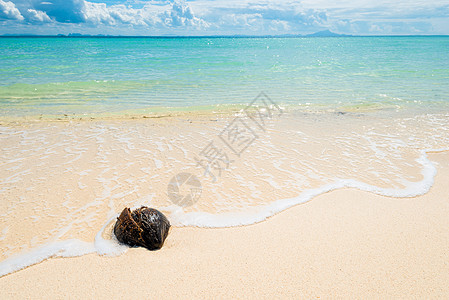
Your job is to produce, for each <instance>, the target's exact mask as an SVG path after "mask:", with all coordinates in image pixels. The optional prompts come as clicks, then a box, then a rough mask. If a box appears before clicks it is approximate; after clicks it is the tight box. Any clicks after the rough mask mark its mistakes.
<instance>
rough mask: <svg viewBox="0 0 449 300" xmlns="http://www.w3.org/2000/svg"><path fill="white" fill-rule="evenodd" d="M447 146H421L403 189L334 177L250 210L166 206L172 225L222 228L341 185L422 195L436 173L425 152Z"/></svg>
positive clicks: (259, 218)
mask: <svg viewBox="0 0 449 300" xmlns="http://www.w3.org/2000/svg"><path fill="white" fill-rule="evenodd" d="M448 150H449V148H447V149H428V150H422V151H421V156H420V157H419V158H417V159H416V162H418V163H419V164H421V165H422V166H423V169H422V171H421V174H422V175H423V177H424V178H423V180H421V181H420V182H416V183H413V184H411V185H410V186H408V187H406V188H404V189H392V188H380V187H376V186H372V185H369V184H366V183H364V182H361V181H358V180H354V179H337V180H336V181H335V182H333V183H330V184H326V185H324V186H321V187H319V188H316V189H310V190H307V191H304V192H303V193H301V194H300V195H298V196H296V197H293V198H287V199H281V200H277V201H275V202H273V203H270V204H268V205H265V206H262V207H258V208H253V209H252V210H251V211H250V212H226V213H219V214H211V213H206V212H189V213H186V212H184V211H183V210H182V209H181V208H178V207H176V208H174V207H167V208H166V209H167V210H169V211H171V217H172V220H171V222H172V224H173V225H175V226H195V227H207V228H222V227H235V226H242V225H250V224H254V223H258V222H262V221H264V220H266V219H267V218H269V217H271V216H273V215H275V214H277V213H279V212H281V211H284V210H286V209H288V208H290V207H292V206H295V205H298V204H302V203H305V202H308V201H310V200H312V199H313V198H315V197H316V196H319V195H321V194H324V193H328V192H330V191H333V190H337V189H341V188H356V189H359V190H362V191H367V192H372V193H375V194H378V195H382V196H388V197H396V198H410V197H416V196H420V195H424V194H425V193H427V192H428V191H429V190H430V188H431V186H432V185H433V182H434V178H435V175H436V168H435V166H434V165H433V163H432V162H431V161H430V160H429V159H428V157H427V152H441V151H448Z"/></svg>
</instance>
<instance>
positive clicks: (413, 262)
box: [0, 151, 449, 299]
mask: <svg viewBox="0 0 449 300" xmlns="http://www.w3.org/2000/svg"><path fill="white" fill-rule="evenodd" d="M429 159H430V160H431V161H432V162H434V164H435V165H436V168H437V172H438V173H437V175H436V177H435V183H434V185H433V186H432V188H431V189H430V191H429V192H428V193H427V194H425V195H423V196H419V197H414V198H402V199H400V198H391V197H383V196H378V195H374V194H372V193H368V192H363V191H359V190H356V189H340V190H335V191H332V192H329V193H326V194H323V195H320V196H318V197H316V198H315V199H313V201H310V202H307V203H305V204H302V205H298V206H295V207H293V208H290V209H288V210H286V211H284V212H281V213H279V214H277V215H275V216H273V217H271V218H269V219H268V220H266V221H264V222H261V223H258V224H254V225H250V226H242V227H234V228H221V229H207V228H192V227H184V228H180V227H172V228H171V232H170V234H169V236H168V239H167V241H166V244H165V246H164V247H163V248H162V249H161V250H160V251H155V252H149V251H147V250H145V249H142V248H134V249H130V250H128V251H127V252H126V253H125V254H124V255H121V256H119V257H101V256H99V255H96V254H91V255H86V256H82V257H75V258H64V259H59V258H58V259H49V260H47V261H44V262H42V263H40V264H37V265H34V266H32V267H29V268H27V269H25V270H21V271H19V272H16V273H13V274H10V275H7V276H4V277H2V278H1V279H0V290H1V291H2V295H3V296H2V298H4V299H5V298H15V299H23V298H28V299H29V298H34V299H38V298H47V297H50V298H103V299H105V298H111V297H114V298H135V297H144V298H148V297H151V298H157V297H164V298H179V297H182V298H217V297H218V298H273V297H275V298H279V297H290V298H296V297H303V298H354V297H356V298H385V297H388V298H404V299H405V298H423V297H430V298H447V297H448V296H449V288H448V286H447V282H448V281H449V264H448V262H449V231H448V230H447V229H448V228H449V218H448V217H447V216H448V215H449V201H448V200H449V186H448V185H447V182H448V181H447V178H448V177H449V152H447V151H446V152H440V153H433V154H430V155H429Z"/></svg>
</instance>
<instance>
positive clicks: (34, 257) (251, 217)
mask: <svg viewBox="0 0 449 300" xmlns="http://www.w3.org/2000/svg"><path fill="white" fill-rule="evenodd" d="M442 151H449V148H444V149H428V150H422V151H421V156H420V157H419V158H418V159H416V161H417V162H418V163H419V164H421V165H422V166H423V169H422V171H421V173H422V175H423V176H424V179H423V180H422V181H420V182H417V183H413V184H412V185H410V186H408V187H406V188H404V189H387V188H379V187H375V186H372V185H369V184H366V183H363V182H360V181H358V180H354V179H338V180H337V181H335V182H334V183H331V184H326V185H324V186H321V187H319V188H316V189H311V190H307V191H305V192H303V193H301V194H300V195H298V196H297V197H293V198H287V199H281V200H277V201H275V202H273V203H271V204H268V205H266V206H262V207H258V208H253V209H252V211H250V212H236V213H229V212H226V213H218V214H210V213H205V212H191V213H185V212H184V211H183V210H182V208H180V207H178V206H171V207H166V208H165V209H166V210H168V211H170V212H171V219H172V220H171V223H172V224H173V225H176V226H197V227H208V228H216V227H234V226H242V225H250V224H254V223H258V222H261V221H263V220H265V219H267V218H268V217H271V216H273V215H275V214H277V213H279V212H281V211H283V210H286V209H288V208H290V207H292V206H295V205H298V204H301V203H305V202H308V201H310V200H311V199H313V198H314V197H316V196H319V195H321V194H324V193H327V192H330V191H333V190H336V189H341V188H356V189H359V190H363V191H368V192H372V193H375V194H379V195H383V196H390V197H398V198H403V197H416V196H420V195H423V194H425V193H427V192H428V191H429V189H430V187H431V186H432V185H433V182H434V178H435V175H436V167H435V166H434V164H433V163H432V162H431V161H430V160H429V159H428V157H427V152H442ZM117 216H118V214H115V215H113V216H112V217H111V218H109V220H108V221H107V222H106V223H105V224H104V225H103V227H102V228H101V229H100V231H99V232H98V233H97V235H96V237H95V240H94V242H90V243H89V242H85V241H81V240H77V239H71V240H65V241H59V242H53V243H49V244H46V245H43V246H41V247H38V248H35V249H33V250H31V251H30V252H27V253H25V254H17V255H14V256H12V257H10V258H7V259H6V260H4V261H2V262H0V277H2V276H5V275H7V274H10V273H13V272H16V271H19V270H21V269H24V268H26V267H28V266H32V265H35V264H37V263H40V262H42V261H44V260H46V259H49V258H53V257H76V256H82V255H86V254H89V253H98V254H99V255H120V254H122V253H124V252H125V251H126V249H128V247H127V246H125V245H121V244H119V243H118V241H117V240H116V239H115V238H114V236H113V237H112V239H111V240H106V239H104V238H103V237H102V234H103V232H104V230H105V228H106V227H107V226H108V225H109V224H110V223H111V222H112V221H113V219H114V218H116V217H117Z"/></svg>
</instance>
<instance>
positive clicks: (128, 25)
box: [0, 0, 449, 35]
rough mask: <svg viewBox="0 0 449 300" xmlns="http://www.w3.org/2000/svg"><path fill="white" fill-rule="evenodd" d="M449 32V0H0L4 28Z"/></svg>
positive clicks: (121, 32)
mask: <svg viewBox="0 0 449 300" xmlns="http://www.w3.org/2000/svg"><path fill="white" fill-rule="evenodd" d="M321 30H331V31H333V32H337V33H344V34H355V35H357V34H359V35H396V34H449V0H444V1H443V0H435V1H431V0H430V1H425V0H414V1H411V0H343V1H338V0H304V1H290V0H284V1H282V0H274V1H267V0H239V1H237V0H192V1H185V0H182V1H180V0H176V1H173V0H171V1H166V0H152V1H143V0H90V1H86V0H0V34H60V33H61V34H68V33H82V34H110V35H230V34H246V35H266V34H307V33H313V32H317V31H321Z"/></svg>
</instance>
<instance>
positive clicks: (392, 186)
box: [0, 111, 449, 274]
mask: <svg viewBox="0 0 449 300" xmlns="http://www.w3.org/2000/svg"><path fill="white" fill-rule="evenodd" d="M212 116H213V115H212ZM212 116H211V117H212ZM211 117H207V118H206V117H204V116H202V117H197V118H190V119H187V118H168V119H166V120H159V119H141V120H121V121H114V120H102V121H78V122H74V121H71V122H69V121H68V122H50V123H48V122H37V123H36V122H32V123H28V124H26V125H25V124H22V125H19V126H17V125H15V126H14V125H9V126H7V127H1V128H0V133H1V134H0V143H1V144H2V148H1V150H0V162H1V164H0V174H1V178H0V193H1V195H2V199H3V200H2V201H1V208H0V213H1V218H0V232H1V238H0V245H1V248H2V257H1V258H2V259H3V260H4V261H3V262H2V263H0V266H1V269H2V270H3V271H2V273H3V274H6V273H8V272H10V271H11V270H15V269H17V268H19V267H18V266H20V264H24V265H25V266H26V265H29V264H30V263H33V261H34V262H37V261H39V260H41V259H38V258H37V257H41V256H43V257H44V258H46V257H50V256H54V255H60V256H67V255H68V256H72V255H81V254H84V253H90V252H98V253H101V254H111V255H112V254H119V253H121V252H123V251H124V249H126V248H123V247H120V246H119V245H118V243H117V242H116V241H115V240H114V238H113V236H112V234H111V226H112V224H113V222H112V221H113V220H114V219H115V216H116V215H117V214H118V213H119V212H120V211H121V210H122V209H123V207H125V206H128V207H137V206H140V205H148V206H152V207H156V208H158V209H160V210H161V211H163V212H164V213H165V214H167V216H168V217H169V219H170V221H171V222H172V224H173V225H175V226H200V227H224V226H237V225H245V224H252V223H255V222H260V221H263V220H264V219H265V218H267V217H269V216H271V215H273V214H275V213H278V212H280V211H282V210H284V209H286V208H288V207H291V206H292V205H296V204H299V203H303V202H305V201H308V200H310V199H312V198H313V197H314V196H317V195H319V194H321V193H324V192H327V191H329V190H332V189H336V188H342V187H355V188H359V189H362V190H367V191H371V192H374V193H377V194H381V195H386V196H393V197H413V196H417V195H420V194H423V193H426V192H427V191H428V189H429V188H430V186H431V185H432V183H433V176H434V175H435V168H434V166H433V165H432V163H431V162H430V161H428V160H427V156H426V152H425V150H427V151H429V150H431V149H434V150H436V151H442V150H448V149H449V147H448V145H449V114H433V115H430V114H425V115H411V116H399V115H397V114H396V113H394V112H388V113H379V112H377V113H365V114H353V113H349V114H337V113H327V114H316V113H304V112H302V111H295V112H288V113H284V114H283V115H281V116H279V117H276V118H273V119H270V120H268V119H267V120H265V121H266V122H265V125H264V126H263V127H262V128H261V127H258V126H257V124H256V123H254V120H252V119H249V118H247V117H246V116H245V115H243V114H237V115H235V116H228V117H221V118H217V119H214V121H211V120H210V118H211ZM235 120H238V121H240V122H244V123H245V124H246V125H247V126H248V127H249V128H251V129H252V133H253V134H254V136H255V138H254V140H252V141H251V142H248V143H247V144H246V146H247V147H246V148H245V150H244V151H242V152H241V153H237V152H238V150H237V149H242V147H243V146H239V145H238V144H237V142H238V141H236V142H235V143H231V141H230V140H229V139H228V140H227V141H228V142H229V144H230V146H231V147H233V148H230V147H229V145H227V144H226V143H225V142H224V141H223V140H222V139H221V138H220V136H222V137H223V136H225V137H226V135H223V132H225V133H227V132H228V131H226V130H227V129H228V128H229V127H227V126H229V124H235ZM233 121H234V123H232V122H233ZM241 124H243V123H241ZM241 126H243V125H241ZM240 128H242V127H240ZM210 143H212V145H214V147H216V149H219V151H221V153H222V154H225V155H226V159H223V160H219V159H218V158H219V157H218V156H215V158H217V159H216V160H215V161H216V162H218V165H212V164H210V165H209V166H210V169H205V168H203V167H202V166H201V164H199V163H198V161H200V160H201V159H203V162H204V159H206V154H205V153H208V151H207V150H205V149H209V150H210V149H211V148H210V145H211V144H210ZM244 146H245V145H244ZM208 147H209V148H208ZM220 157H222V156H220ZM207 170H208V171H209V172H207ZM182 172H187V173H190V174H193V175H194V176H196V177H197V178H198V179H199V181H200V182H201V196H200V198H199V199H197V202H196V203H194V204H193V205H191V206H187V207H181V206H178V205H177V204H178V203H173V201H172V200H173V198H170V197H169V196H168V186H169V182H170V180H171V179H172V177H173V176H175V175H176V174H179V173H182ZM184 188H185V189H184V190H181V191H180V192H179V193H180V194H182V195H186V194H187V193H189V192H190V191H189V187H187V188H186V186H184ZM41 247H44V248H43V249H42V248H41ZM33 249H34V250H33ZM36 249H40V250H36ZM29 251H34V252H31V254H28V255H27V254H24V255H22V256H19V257H18V258H16V259H14V258H11V256H12V257H14V254H17V253H29ZM36 251H38V254H39V255H37V254H36ZM39 251H40V252H39ZM36 260H37V261H36ZM8 270H9V271H8Z"/></svg>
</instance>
